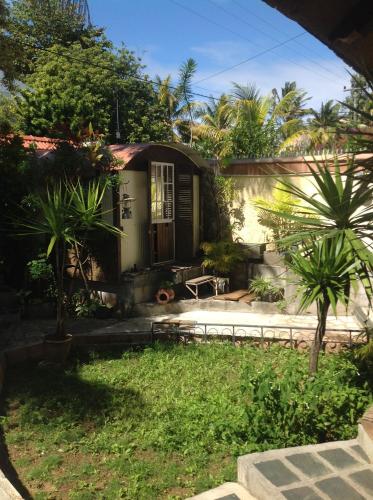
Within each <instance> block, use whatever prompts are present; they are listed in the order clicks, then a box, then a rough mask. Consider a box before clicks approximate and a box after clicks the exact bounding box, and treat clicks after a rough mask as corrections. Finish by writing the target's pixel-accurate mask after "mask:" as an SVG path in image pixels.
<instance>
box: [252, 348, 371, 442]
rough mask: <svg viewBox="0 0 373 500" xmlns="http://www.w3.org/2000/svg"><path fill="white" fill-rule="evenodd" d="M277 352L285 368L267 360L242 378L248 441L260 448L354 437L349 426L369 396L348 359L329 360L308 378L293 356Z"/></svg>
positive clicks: (359, 413) (301, 365) (366, 388)
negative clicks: (260, 366)
mask: <svg viewBox="0 0 373 500" xmlns="http://www.w3.org/2000/svg"><path fill="white" fill-rule="evenodd" d="M278 354H279V358H280V359H281V358H282V357H283V356H286V367H284V365H283V363H282V362H281V361H280V362H279V363H278V361H276V362H274V363H270V362H269V363H266V364H265V365H264V366H263V367H262V368H261V369H259V370H258V371H256V372H254V371H253V370H252V369H248V370H247V372H246V374H245V375H244V377H243V380H244V383H243V386H242V390H243V393H244V397H245V399H246V398H247V400H248V401H249V403H248V404H247V406H246V413H247V418H248V421H249V422H250V427H249V429H248V433H249V436H250V438H251V439H252V440H253V441H254V442H255V443H257V445H259V446H262V449H265V448H268V447H270V448H282V447H287V446H299V445H306V444H311V443H312V444H316V443H319V442H324V441H333V440H343V439H351V438H353V437H355V436H356V429H353V428H352V427H351V424H352V423H353V422H356V421H357V420H358V418H359V415H361V414H362V413H363V412H364V409H365V408H366V407H367V406H368V404H369V403H370V401H371V396H370V394H369V391H368V387H367V385H366V384H364V383H363V381H362V380H359V379H360V376H359V372H358V369H357V368H356V367H355V366H354V365H353V364H352V363H351V361H349V360H348V358H344V357H334V356H331V357H330V358H329V359H328V363H327V364H326V363H324V364H323V370H322V371H321V372H319V373H318V374H317V375H316V376H315V377H314V378H309V375H308V371H307V368H306V366H305V363H304V362H303V361H304V360H302V358H301V357H300V356H299V355H297V354H296V353H294V352H292V351H290V352H289V353H287V354H286V355H285V354H284V353H283V352H280V351H278ZM279 365H280V367H281V368H280V369H279ZM250 438H249V439H250Z"/></svg>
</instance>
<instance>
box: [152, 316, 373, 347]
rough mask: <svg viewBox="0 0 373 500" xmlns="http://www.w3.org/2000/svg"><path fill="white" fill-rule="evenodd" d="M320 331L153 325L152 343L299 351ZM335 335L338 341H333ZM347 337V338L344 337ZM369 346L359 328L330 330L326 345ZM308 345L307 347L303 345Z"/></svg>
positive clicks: (174, 323)
mask: <svg viewBox="0 0 373 500" xmlns="http://www.w3.org/2000/svg"><path fill="white" fill-rule="evenodd" d="M315 330H316V327H313V328H312V327H304V326H293V325H292V326H286V325H236V324H222V323H199V322H191V321H186V322H183V321H182V320H175V321H172V320H171V321H170V320H168V321H166V322H165V321H155V322H153V323H152V329H151V339H152V342H153V341H154V339H155V336H156V335H157V334H160V335H162V334H170V335H171V337H173V336H176V337H183V339H184V340H187V339H188V337H189V338H190V337H201V338H202V339H203V340H204V341H206V342H207V341H209V340H210V339H211V338H224V339H230V340H231V341H232V343H233V344H236V343H237V342H240V341H242V340H253V341H258V342H259V344H260V345H261V346H262V347H264V345H265V343H266V342H278V341H282V342H285V343H286V342H287V343H288V344H289V346H290V347H292V348H293V347H299V344H300V343H302V342H303V343H304V342H307V341H311V340H312V337H311V336H310V335H309V334H310V333H314V332H315ZM331 335H335V336H337V338H331ZM342 336H343V337H342ZM364 342H366V335H365V332H364V330H363V329H355V328H327V329H326V333H325V337H324V340H323V344H324V345H325V344H328V343H330V344H336V345H341V346H348V347H352V346H353V345H358V344H362V343H364ZM303 345H304V344H303Z"/></svg>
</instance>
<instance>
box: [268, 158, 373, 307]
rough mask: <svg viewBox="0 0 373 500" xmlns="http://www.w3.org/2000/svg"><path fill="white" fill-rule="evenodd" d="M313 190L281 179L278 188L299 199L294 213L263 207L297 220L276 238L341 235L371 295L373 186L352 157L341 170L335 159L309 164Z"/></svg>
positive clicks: (296, 240)
mask: <svg viewBox="0 0 373 500" xmlns="http://www.w3.org/2000/svg"><path fill="white" fill-rule="evenodd" d="M308 166H309V169H310V172H311V175H312V179H313V185H314V188H315V194H314V195H313V196H309V195H308V194H307V193H304V192H303V191H302V189H301V188H299V187H297V186H295V185H294V184H292V183H291V182H289V181H285V180H284V181H281V186H280V189H281V190H282V191H284V192H285V193H288V194H289V195H291V196H295V197H297V198H299V199H300V200H301V202H302V204H301V205H299V206H298V210H299V211H298V213H295V214H294V213H293V214H291V213H289V212H287V211H276V210H272V209H269V208H263V210H265V211H267V212H268V213H270V214H272V215H277V216H279V217H282V218H285V219H287V220H289V221H292V222H293V223H297V226H296V228H294V230H293V232H292V234H290V235H288V236H286V237H284V238H282V239H280V240H279V241H280V243H281V244H284V245H299V244H305V243H306V244H307V241H309V240H310V239H318V238H323V239H324V238H332V237H339V236H341V237H343V242H344V245H346V247H347V249H348V250H349V251H351V253H352V255H353V256H354V258H355V259H356V261H357V262H358V264H359V269H360V270H361V278H362V282H363V285H364V287H365V290H366V292H367V294H368V296H369V297H370V296H371V295H372V291H373V290H372V283H371V280H370V274H371V273H372V271H373V255H372V252H371V246H372V243H373V203H372V200H373V188H372V185H371V184H369V183H368V182H366V179H365V177H364V175H363V171H362V170H361V168H360V167H358V166H357V165H356V163H355V162H354V159H353V158H351V159H350V160H349V161H348V165H347V168H346V171H345V172H344V173H342V172H341V169H340V165H339V161H338V159H337V158H336V159H335V161H334V172H333V173H332V172H331V171H330V166H331V165H330V164H329V163H327V162H325V163H320V162H316V168H313V167H312V166H311V165H309V164H308Z"/></svg>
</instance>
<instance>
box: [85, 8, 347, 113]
mask: <svg viewBox="0 0 373 500" xmlns="http://www.w3.org/2000/svg"><path fill="white" fill-rule="evenodd" d="M89 5H90V11H91V18H92V21H93V23H94V24H97V25H100V26H105V27H106V29H107V34H108V36H109V38H110V39H111V40H113V42H114V43H115V44H116V45H120V44H121V43H122V42H123V43H124V44H125V45H126V46H127V47H128V48H129V49H131V50H133V51H134V52H135V54H136V55H138V56H139V57H141V58H142V60H143V62H144V64H146V66H147V69H146V71H147V73H148V74H149V75H150V76H152V77H153V76H154V75H155V74H159V75H160V76H161V77H164V76H166V75H168V74H171V75H173V76H175V77H176V75H177V71H178V67H179V66H180V64H181V63H182V62H183V61H185V60H186V59H187V58H188V57H193V58H194V59H195V60H196V61H197V64H198V72H197V74H196V77H195V85H194V90H195V91H196V92H200V93H202V94H212V95H214V96H216V95H219V94H220V93H222V92H229V90H230V89H231V88H232V82H233V81H234V82H238V83H242V84H245V83H252V82H255V83H256V84H257V85H258V86H259V87H260V89H261V90H262V92H263V94H266V93H269V92H270V91H271V89H273V88H274V87H277V88H280V87H281V85H282V84H283V83H284V82H285V81H286V80H289V81H292V80H295V81H296V82H297V83H298V85H299V86H300V87H301V88H303V89H305V90H307V91H308V93H309V95H310V96H312V100H311V101H310V102H311V105H313V106H314V107H318V106H319V104H320V102H321V101H325V100H327V99H342V98H343V97H344V92H343V86H344V85H346V86H348V85H349V83H348V82H349V75H348V74H347V71H346V69H347V67H346V65H345V64H344V63H343V61H342V60H341V59H339V58H338V57H337V56H336V55H335V54H334V53H333V52H331V51H330V50H329V49H327V48H326V47H325V46H324V45H323V44H321V43H320V42H318V41H317V40H316V39H315V38H314V37H312V36H311V35H309V34H308V33H305V32H304V30H303V28H302V27H301V26H299V25H298V24H296V23H294V22H293V21H290V20H289V19H288V18H286V17H285V16H283V15H282V14H280V13H279V12H277V11H276V10H274V9H272V8H271V7H269V6H268V5H267V4H265V3H264V2H263V1H261V0H129V1H123V0H90V1H89ZM298 35H299V36H298ZM294 37H296V38H295V39H294V40H292V41H290V42H287V43H284V44H283V42H285V41H287V40H289V39H291V38H294ZM279 44H283V45H281V46H279V47H277V48H275V49H273V50H268V49H271V48H272V47H274V46H276V45H279ZM265 50H268V52H267V53H265V54H263V55H260V56H257V55H258V54H260V53H261V52H263V51H265ZM248 58H253V59H252V60H251V61H248V62H246V63H244V64H239V63H240V62H242V61H244V60H246V59H248ZM237 64H239V65H238V66H236V67H235V68H231V67H232V66H234V65H237ZM228 68H231V69H228ZM216 73H220V74H218V75H215V74H216ZM214 75H215V76H214ZM201 80H203V81H201Z"/></svg>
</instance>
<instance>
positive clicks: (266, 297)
mask: <svg viewBox="0 0 373 500" xmlns="http://www.w3.org/2000/svg"><path fill="white" fill-rule="evenodd" d="M249 290H250V292H252V293H255V295H256V297H257V299H259V300H263V301H266V302H277V301H283V299H284V289H283V288H281V287H279V286H278V285H275V284H273V283H272V281H271V280H270V279H269V278H263V277H262V276H256V277H255V278H254V279H252V280H251V283H250V287H249Z"/></svg>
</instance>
